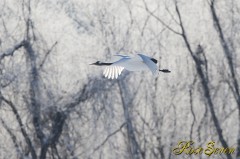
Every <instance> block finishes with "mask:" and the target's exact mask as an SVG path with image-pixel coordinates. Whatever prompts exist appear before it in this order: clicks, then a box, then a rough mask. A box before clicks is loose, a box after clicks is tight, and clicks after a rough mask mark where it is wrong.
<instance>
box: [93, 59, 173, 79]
mask: <svg viewBox="0 0 240 159" xmlns="http://www.w3.org/2000/svg"><path fill="white" fill-rule="evenodd" d="M116 56H120V57H121V59H120V60H118V61H115V62H112V63H106V62H100V61H97V62H95V63H93V64H91V65H97V66H106V68H105V70H104V71H103V75H104V76H105V77H107V78H109V79H114V78H116V79H117V78H118V76H119V75H120V74H121V73H122V71H123V70H124V69H126V70H128V71H146V70H150V71H151V72H152V74H153V75H158V72H159V71H161V72H164V73H169V72H171V71H169V70H168V69H158V66H157V62H158V61H157V60H156V59H154V58H151V57H148V56H146V55H143V54H137V55H136V56H134V57H130V56H126V55H116Z"/></svg>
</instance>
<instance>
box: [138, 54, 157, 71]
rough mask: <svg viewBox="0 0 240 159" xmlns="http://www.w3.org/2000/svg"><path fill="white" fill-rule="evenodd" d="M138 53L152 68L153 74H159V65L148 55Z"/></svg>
mask: <svg viewBox="0 0 240 159" xmlns="http://www.w3.org/2000/svg"><path fill="white" fill-rule="evenodd" d="M138 55H139V56H140V57H141V58H142V60H143V62H144V63H145V64H146V65H147V66H148V68H149V69H150V70H151V72H152V74H153V75H157V74H158V67H157V65H156V64H155V63H154V62H153V61H152V60H151V59H150V58H149V57H148V56H145V55H143V54H138Z"/></svg>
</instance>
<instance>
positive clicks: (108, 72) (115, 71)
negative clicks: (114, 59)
mask: <svg viewBox="0 0 240 159" xmlns="http://www.w3.org/2000/svg"><path fill="white" fill-rule="evenodd" d="M123 69H124V67H121V66H115V65H112V66H111V65H110V66H108V67H106V68H105V70H104V71H103V75H104V76H105V77H106V78H109V79H114V78H116V79H117V78H118V76H119V75H120V74H121V73H122V71H123Z"/></svg>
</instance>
